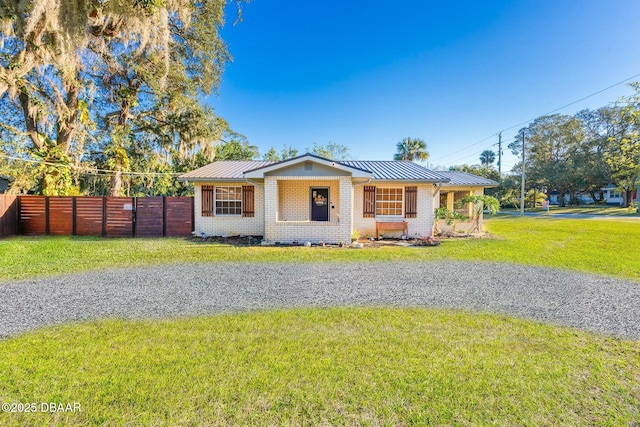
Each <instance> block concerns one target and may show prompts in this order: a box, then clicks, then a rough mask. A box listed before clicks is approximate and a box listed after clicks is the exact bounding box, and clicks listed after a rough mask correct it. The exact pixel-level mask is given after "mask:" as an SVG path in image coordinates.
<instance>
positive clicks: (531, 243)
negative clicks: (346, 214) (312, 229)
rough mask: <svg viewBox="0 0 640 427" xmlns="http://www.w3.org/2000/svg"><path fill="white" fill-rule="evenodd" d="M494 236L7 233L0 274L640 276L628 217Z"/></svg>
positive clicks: (637, 231) (501, 219)
mask: <svg viewBox="0 0 640 427" xmlns="http://www.w3.org/2000/svg"><path fill="white" fill-rule="evenodd" d="M485 229H486V230H487V231H489V232H490V233H492V234H493V235H494V236H495V237H496V238H495V239H468V240H463V239H452V240H447V241H444V242H443V244H442V245H440V246H439V247H427V248H425V247H421V248H416V247H408V248H407V247H381V248H370V249H369V248H366V249H363V250H353V249H328V248H316V247H313V248H305V247H235V246H228V245H221V244H209V243H199V242H194V241H191V240H188V239H176V238H164V239H102V238H91V237H14V238H9V239H3V240H0V281H8V280H14V279H21V278H29V277H38V276H51V275H57V274H63V273H70V272H78V271H85V270H95V269H101V268H111V267H134V266H144V265H159V264H167V263H193V262H227V261H234V262H246V261H248V260H250V261H251V262H296V263H298V262H351V261H366V262H371V261H416V262H420V261H433V260H441V259H454V260H474V261H493V262H513V263H522V264H529V265H539V266H548V267H559V268H565V269H572V270H577V271H586V272H592V273H598V274H604V275H611V276H618V277H625V278H629V279H633V280H638V281H640V263H638V262H637V257H636V254H637V246H638V242H640V222H638V221H635V220H629V221H624V220H622V219H621V220H615V221H614V220H581V219H577V220H565V219H562V220H557V219H542V218H526V217H525V218H521V217H512V216H508V215H504V216H496V217H493V218H490V219H487V220H486V221H485Z"/></svg>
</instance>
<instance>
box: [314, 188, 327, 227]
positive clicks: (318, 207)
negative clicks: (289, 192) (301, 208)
mask: <svg viewBox="0 0 640 427" xmlns="http://www.w3.org/2000/svg"><path fill="white" fill-rule="evenodd" d="M311 221H329V189H328V188H312V189H311Z"/></svg>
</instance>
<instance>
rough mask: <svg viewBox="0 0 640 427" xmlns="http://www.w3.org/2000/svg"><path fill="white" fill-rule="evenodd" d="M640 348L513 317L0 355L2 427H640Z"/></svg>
mask: <svg viewBox="0 0 640 427" xmlns="http://www.w3.org/2000/svg"><path fill="white" fill-rule="evenodd" d="M639 396H640V344H639V343H637V342H630V341H623V340H618V339H612V338H605V337H600V336H594V335H591V334H586V333H582V332H578V331H575V330H571V329H566V328H558V327H552V326H547V325H541V324H537V323H533V322H526V321H522V320H516V319H512V318H508V317H505V316H497V315H478V314H467V313H461V312H451V311H438V310H422V309H382V308H380V309H377V308H376V309H367V308H351V309H348V308H344V309H309V310H290V311H271V312H264V313H249V314H239V315H221V316H214V317H201V318H189V319H174V320H158V321H123V320H108V321H98V322H89V323H84V324H81V325H65V326H59V327H53V328H47V329H45V330H42V331H37V332H33V333H28V334H25V335H22V336H19V337H17V338H12V339H8V340H4V341H0V401H2V402H61V403H63V404H66V403H73V402H78V403H79V404H80V405H81V412H80V413H67V414H64V413H57V414H53V415H52V414H14V413H1V412H0V425H6V426H11V425H29V426H31V425H46V424H50V425H54V424H58V425H125V424H127V425H194V426H195V425H247V424H248V425H318V424H324V425H407V424H413V425H432V424H437V425H531V426H556V425H567V426H572V425H575V426H583V425H603V426H604V425H611V426H614V425H615V426H617V425H636V423H638V422H640V405H639Z"/></svg>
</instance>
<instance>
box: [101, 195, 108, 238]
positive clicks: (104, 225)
mask: <svg viewBox="0 0 640 427" xmlns="http://www.w3.org/2000/svg"><path fill="white" fill-rule="evenodd" d="M102 237H107V196H102Z"/></svg>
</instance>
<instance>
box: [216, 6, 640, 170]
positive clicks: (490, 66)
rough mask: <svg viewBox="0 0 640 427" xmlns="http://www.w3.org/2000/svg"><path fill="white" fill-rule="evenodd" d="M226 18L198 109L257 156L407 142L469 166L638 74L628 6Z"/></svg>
mask: <svg viewBox="0 0 640 427" xmlns="http://www.w3.org/2000/svg"><path fill="white" fill-rule="evenodd" d="M229 12H230V13H229V15H228V20H229V24H228V25H227V26H226V27H225V28H224V30H223V38H224V40H225V41H226V42H227V43H228V45H229V49H230V51H231V54H232V55H233V57H234V61H233V62H232V63H230V64H229V65H228V66H227V68H226V71H225V73H224V75H223V82H222V85H221V87H220V92H219V94H218V95H217V96H212V97H211V98H210V99H209V102H210V103H211V105H212V106H213V107H214V108H215V110H216V112H217V113H218V114H219V115H220V116H222V117H224V118H225V119H226V120H227V121H228V122H229V124H230V125H231V127H232V128H233V129H234V130H235V131H237V132H240V133H242V134H244V135H246V136H247V138H248V139H249V141H250V142H251V143H252V144H254V145H257V146H258V147H259V149H260V152H261V153H264V152H266V151H267V150H268V149H269V147H271V146H274V147H275V148H276V149H277V150H279V149H281V148H282V147H283V146H285V145H286V146H289V145H291V146H293V147H295V148H298V149H299V150H300V151H301V152H304V150H305V148H307V147H312V146H313V144H314V143H317V144H327V143H329V142H335V143H338V144H342V145H345V146H347V147H349V148H350V150H351V153H352V155H353V157H354V159H358V160H389V159H392V157H393V154H394V153H395V151H396V148H395V145H396V143H397V142H398V141H400V140H401V139H402V138H404V137H407V136H411V137H415V138H421V139H423V140H425V142H426V143H427V149H428V151H429V153H430V158H429V163H430V164H431V165H432V166H433V165H440V166H450V165H455V164H463V163H467V164H474V163H479V161H478V155H479V153H480V152H481V151H483V150H485V149H494V150H496V149H497V147H495V146H492V144H495V143H497V141H498V137H497V135H495V134H497V133H498V132H499V131H501V130H503V129H507V128H510V127H512V126H514V125H517V124H519V123H522V122H526V121H529V120H530V119H533V118H535V117H538V116H540V115H542V114H545V113H547V112H550V111H552V110H555V109H557V108H559V107H562V106H564V105H566V104H568V103H571V102H573V101H576V100H578V99H581V98H583V97H585V96H587V95H590V94H592V93H594V92H597V91H599V90H601V89H604V88H606V87H608V86H611V85H613V84H615V83H618V82H620V81H622V80H624V79H626V78H628V77H631V76H633V75H636V74H640V43H639V42H638V40H639V39H640V38H639V37H638V36H640V26H639V25H638V23H637V19H638V17H639V16H640V2H639V1H637V0H628V1H627V0H624V1H623V0H612V1H607V2H605V1H595V0H580V1H578V0H575V1H573V0H555V1H551V0H535V1H488V2H487V1H485V2H480V1H475V2H465V1H457V2H443V1H439V2H431V1H414V0H406V1H403V2H388V1H378V0H371V1H366V2H365V1H351V2H349V1H346V0H343V1H335V0H325V1H322V2H304V1H302V2H301V1H295V2H294V1H288V0H271V1H266V0H253V1H252V2H251V3H249V4H246V5H244V7H243V13H244V19H243V21H242V22H240V23H238V24H236V25H231V23H232V21H233V19H234V13H235V12H234V11H232V10H231V9H230V10H229ZM635 80H640V77H637V78H636V79H635ZM631 93H632V90H631V89H630V88H628V87H627V86H626V85H624V84H623V85H619V86H616V87H614V88H613V89H610V90H607V91H605V92H603V93H601V94H599V95H597V96H594V97H591V98H589V99H587V100H585V101H583V102H580V103H577V104H575V105H572V106H570V107H568V108H565V109H563V110H561V111H560V113H565V114H574V113H576V112H577V111H579V110H580V109H583V108H598V107H600V106H603V105H606V104H607V103H609V102H612V101H615V100H616V99H618V98H619V97H620V96H622V95H628V94H631ZM520 127H522V126H519V127H516V128H513V129H511V130H507V131H505V132H503V140H504V141H506V143H508V142H510V141H512V140H513V137H514V135H515V134H516V133H517V130H518V129H519V128H520ZM492 135H495V136H492ZM487 137H489V139H487V140H486V141H483V142H479V141H481V140H483V139H485V138H487ZM504 151H505V154H506V157H505V159H504V160H503V171H504V170H508V169H510V166H512V165H513V164H514V163H515V159H513V157H512V156H511V155H510V154H509V153H508V150H506V144H505V149H504Z"/></svg>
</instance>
